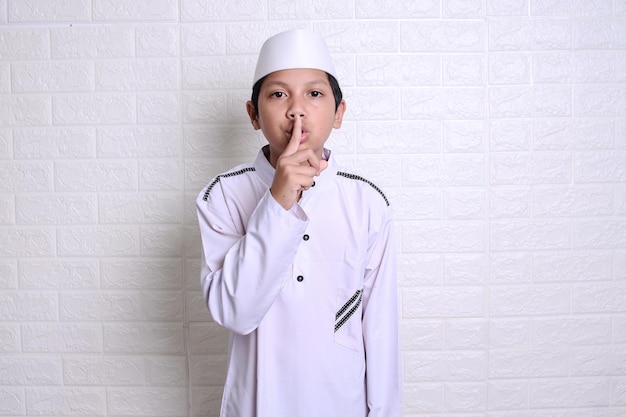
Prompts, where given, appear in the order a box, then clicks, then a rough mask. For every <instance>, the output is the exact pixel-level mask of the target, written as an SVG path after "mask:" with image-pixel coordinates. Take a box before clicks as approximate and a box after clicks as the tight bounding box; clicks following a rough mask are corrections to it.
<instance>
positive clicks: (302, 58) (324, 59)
mask: <svg viewBox="0 0 626 417" xmlns="http://www.w3.org/2000/svg"><path fill="white" fill-rule="evenodd" d="M295 68H311V69H318V70H322V71H326V72H327V73H329V74H330V75H332V76H333V77H335V78H337V76H336V75H335V66H334V65H333V61H332V59H331V57H330V52H328V47H327V46H326V42H325V41H324V39H323V38H322V37H321V36H320V35H318V34H317V33H314V32H309V31H307V30H301V29H295V30H288V31H286V32H281V33H279V34H277V35H274V36H272V37H271V38H269V39H268V40H266V41H265V43H264V44H263V46H262V47H261V52H259V59H258V61H257V63H256V70H255V71H254V80H253V81H252V84H253V85H254V84H255V83H256V82H257V81H259V80H260V79H261V78H263V77H265V76H266V75H268V74H271V73H272V72H276V71H281V70H286V69H295Z"/></svg>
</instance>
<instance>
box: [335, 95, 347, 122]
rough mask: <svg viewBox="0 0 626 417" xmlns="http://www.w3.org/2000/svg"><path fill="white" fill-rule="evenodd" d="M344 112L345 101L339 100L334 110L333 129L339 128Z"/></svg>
mask: <svg viewBox="0 0 626 417" xmlns="http://www.w3.org/2000/svg"><path fill="white" fill-rule="evenodd" d="M345 113H346V101H345V100H341V103H339V106H338V107H337V110H336V111H335V119H334V121H333V127H334V128H335V129H339V128H340V127H341V123H342V122H343V115H344V114H345Z"/></svg>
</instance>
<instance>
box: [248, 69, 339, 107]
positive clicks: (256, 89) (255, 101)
mask: <svg viewBox="0 0 626 417" xmlns="http://www.w3.org/2000/svg"><path fill="white" fill-rule="evenodd" d="M326 75H327V76H328V83H329V84H330V88H331V89H332V90H333V96H334V97H335V111H337V109H338V108H339V105H340V104H341V100H343V93H342V92H341V87H339V82H338V81H337V79H336V78H335V77H333V76H332V75H330V74H329V73H326ZM265 78H267V75H266V76H265V77H263V78H261V79H259V81H257V82H256V83H254V86H252V97H251V98H250V100H251V101H252V105H253V106H254V112H255V113H256V114H259V93H260V92H261V85H263V81H265Z"/></svg>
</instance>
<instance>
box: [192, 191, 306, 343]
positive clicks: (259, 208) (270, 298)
mask: <svg viewBox="0 0 626 417" xmlns="http://www.w3.org/2000/svg"><path fill="white" fill-rule="evenodd" d="M220 185H221V184H220V183H218V184H217V186H216V187H215V189H213V190H212V191H211V195H210V197H209V198H208V199H206V201H205V198H206V194H207V193H206V192H204V193H201V194H200V196H199V197H198V200H197V213H198V222H199V225H200V233H201V238H202V247H203V255H204V257H203V263H202V270H201V284H202V290H203V293H204V298H205V302H206V304H207V307H208V309H209V311H210V312H211V315H212V316H213V318H214V320H215V321H216V322H217V323H219V324H220V325H222V326H224V327H226V328H228V329H230V330H232V331H233V332H235V333H239V334H248V333H250V332H252V331H253V330H254V329H256V328H257V327H258V325H259V323H260V322H261V320H262V319H263V317H264V316H265V314H266V313H267V311H268V310H269V308H270V307H271V305H272V303H273V302H274V300H275V299H276V297H277V296H278V294H279V293H280V291H281V289H282V287H283V285H284V283H285V281H286V280H287V279H288V277H289V274H290V271H291V264H292V262H293V258H294V257H295V254H296V251H297V248H298V245H299V243H300V235H301V231H302V230H304V228H305V227H306V224H307V219H306V215H305V214H304V213H303V212H301V211H298V210H299V208H298V207H297V206H295V207H294V209H292V210H291V211H286V210H284V209H283V208H282V207H281V206H280V205H279V204H278V203H276V201H275V200H274V199H273V198H272V196H271V194H270V193H269V191H266V192H265V194H264V195H263V196H262V197H261V199H260V200H259V201H258V203H257V202H256V201H255V202H253V203H252V204H254V203H257V204H256V207H255V208H254V211H253V212H252V213H251V215H250V216H249V219H246V215H245V213H244V214H243V215H242V214H241V213H234V212H233V210H235V208H234V207H233V206H232V205H228V204H227V201H226V200H225V198H224V193H223V190H222V189H221V187H220ZM203 191H204V190H203ZM203 194H204V195H205V198H202V195H203ZM247 198H248V199H249V198H253V197H251V196H248V197H247ZM248 205H251V204H248ZM238 222H239V223H240V224H239V225H238V224H237V223H238Z"/></svg>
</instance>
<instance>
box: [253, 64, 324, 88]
mask: <svg viewBox="0 0 626 417" xmlns="http://www.w3.org/2000/svg"><path fill="white" fill-rule="evenodd" d="M272 85H283V86H289V87H297V86H309V85H326V86H330V82H329V81H328V74H326V73H325V72H324V71H321V70H317V69H309V68H297V69H287V70H281V71H276V72H272V73H271V74H268V75H267V76H266V77H265V80H264V81H263V88H264V87H269V86H272Z"/></svg>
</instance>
